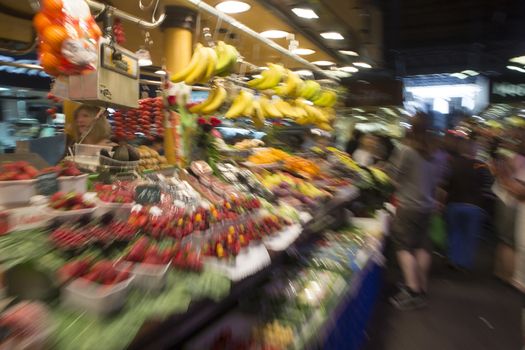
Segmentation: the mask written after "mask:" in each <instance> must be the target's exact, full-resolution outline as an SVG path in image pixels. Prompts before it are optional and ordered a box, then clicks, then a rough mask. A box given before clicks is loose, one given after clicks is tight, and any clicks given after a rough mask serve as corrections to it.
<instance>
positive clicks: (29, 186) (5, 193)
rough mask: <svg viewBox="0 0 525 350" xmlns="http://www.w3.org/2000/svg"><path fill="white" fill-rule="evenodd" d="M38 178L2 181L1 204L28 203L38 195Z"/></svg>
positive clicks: (0, 185)
mask: <svg viewBox="0 0 525 350" xmlns="http://www.w3.org/2000/svg"><path fill="white" fill-rule="evenodd" d="M35 184H36V180H34V179H33V180H14V181H0V205H6V206H9V205H12V204H23V203H28V202H29V198H31V197H33V196H34V195H36V186H35Z"/></svg>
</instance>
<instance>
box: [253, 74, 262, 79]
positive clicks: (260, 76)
mask: <svg viewBox="0 0 525 350" xmlns="http://www.w3.org/2000/svg"><path fill="white" fill-rule="evenodd" d="M252 78H253V79H260V78H262V75H260V74H255V75H252Z"/></svg>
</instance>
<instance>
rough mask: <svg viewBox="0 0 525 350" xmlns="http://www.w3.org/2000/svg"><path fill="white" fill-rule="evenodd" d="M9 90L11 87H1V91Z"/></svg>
mask: <svg viewBox="0 0 525 350" xmlns="http://www.w3.org/2000/svg"><path fill="white" fill-rule="evenodd" d="M7 90H9V88H5V87H0V91H7Z"/></svg>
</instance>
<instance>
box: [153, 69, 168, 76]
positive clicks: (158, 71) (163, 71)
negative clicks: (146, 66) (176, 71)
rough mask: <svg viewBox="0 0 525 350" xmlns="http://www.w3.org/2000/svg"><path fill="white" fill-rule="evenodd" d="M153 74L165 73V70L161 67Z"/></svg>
mask: <svg viewBox="0 0 525 350" xmlns="http://www.w3.org/2000/svg"><path fill="white" fill-rule="evenodd" d="M155 74H158V75H166V71H165V70H162V69H159V70H156V71H155Z"/></svg>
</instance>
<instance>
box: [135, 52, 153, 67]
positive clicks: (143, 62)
mask: <svg viewBox="0 0 525 350" xmlns="http://www.w3.org/2000/svg"><path fill="white" fill-rule="evenodd" d="M135 54H136V55H137V58H138V59H139V66H140V67H145V66H151V65H152V64H153V62H152V61H151V55H150V53H149V51H148V50H146V49H144V48H143V49H138V50H137V52H135Z"/></svg>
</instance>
